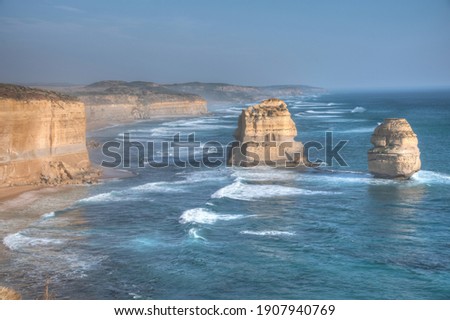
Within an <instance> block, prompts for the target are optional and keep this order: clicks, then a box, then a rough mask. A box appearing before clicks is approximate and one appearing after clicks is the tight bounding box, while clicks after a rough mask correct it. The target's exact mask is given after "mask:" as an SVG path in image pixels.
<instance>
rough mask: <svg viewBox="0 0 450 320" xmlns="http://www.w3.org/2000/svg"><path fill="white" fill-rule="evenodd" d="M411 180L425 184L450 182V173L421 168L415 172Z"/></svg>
mask: <svg viewBox="0 0 450 320" xmlns="http://www.w3.org/2000/svg"><path fill="white" fill-rule="evenodd" d="M411 180H412V181H414V182H418V183H425V184H450V175H448V174H445V173H440V172H434V171H428V170H421V171H419V172H417V173H415V174H414V175H413V176H412V177H411Z"/></svg>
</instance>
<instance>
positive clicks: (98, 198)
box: [78, 192, 121, 203]
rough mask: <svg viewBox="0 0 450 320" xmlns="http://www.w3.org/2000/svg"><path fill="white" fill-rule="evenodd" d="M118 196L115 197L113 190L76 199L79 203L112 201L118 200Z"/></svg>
mask: <svg viewBox="0 0 450 320" xmlns="http://www.w3.org/2000/svg"><path fill="white" fill-rule="evenodd" d="M120 200H121V199H120V197H116V196H115V195H114V194H113V192H105V193H100V194H97V195H95V196H91V197H88V198H84V199H80V200H78V202H79V203H84V202H113V201H120Z"/></svg>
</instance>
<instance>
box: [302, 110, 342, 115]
mask: <svg viewBox="0 0 450 320" xmlns="http://www.w3.org/2000/svg"><path fill="white" fill-rule="evenodd" d="M305 112H306V113H313V114H342V113H347V112H348V110H340V109H339V110H319V111H317V110H306V111H305Z"/></svg>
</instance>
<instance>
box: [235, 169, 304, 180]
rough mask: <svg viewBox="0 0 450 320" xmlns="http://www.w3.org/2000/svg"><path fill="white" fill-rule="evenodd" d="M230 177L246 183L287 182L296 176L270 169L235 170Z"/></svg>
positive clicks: (284, 171) (288, 172) (293, 173)
mask: <svg viewBox="0 0 450 320" xmlns="http://www.w3.org/2000/svg"><path fill="white" fill-rule="evenodd" d="M231 176H233V177H235V178H238V179H242V180H246V181H288V180H293V179H295V177H296V176H297V174H296V173H295V172H293V171H292V170H291V171H287V170H279V169H275V168H270V167H261V168H260V167H258V168H235V169H234V171H233V173H232V174H231Z"/></svg>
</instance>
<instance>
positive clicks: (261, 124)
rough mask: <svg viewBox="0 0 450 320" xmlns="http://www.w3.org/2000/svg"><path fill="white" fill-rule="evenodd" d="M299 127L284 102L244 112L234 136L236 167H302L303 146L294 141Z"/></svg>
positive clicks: (267, 102) (273, 101)
mask: <svg viewBox="0 0 450 320" xmlns="http://www.w3.org/2000/svg"><path fill="white" fill-rule="evenodd" d="M296 136H297V128H296V127H295V123H294V121H293V120H292V118H291V114H290V112H289V110H288V108H287V106H286V103H284V101H282V100H279V99H273V98H272V99H268V100H265V101H263V102H262V103H260V104H257V105H254V106H251V107H249V108H247V109H245V110H242V114H241V115H240V116H239V120H238V128H237V129H236V131H235V134H234V137H235V138H236V140H238V141H239V142H240V144H241V147H240V148H233V151H232V154H231V156H230V163H231V164H233V165H242V166H249V165H258V164H266V165H277V166H298V165H302V164H303V144H302V143H301V142H297V141H294V138H295V137H296Z"/></svg>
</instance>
